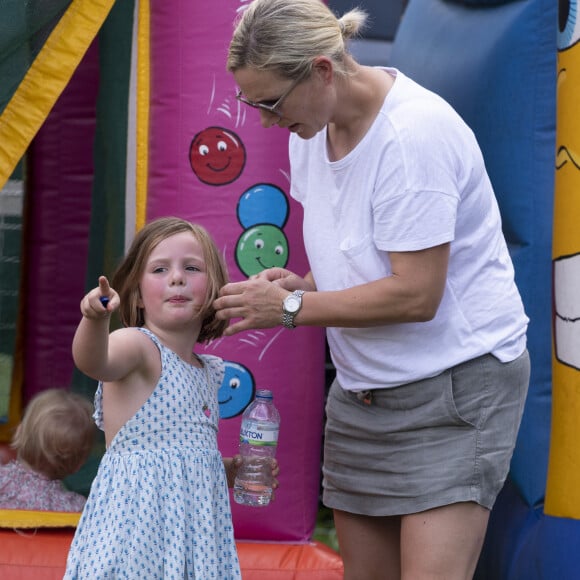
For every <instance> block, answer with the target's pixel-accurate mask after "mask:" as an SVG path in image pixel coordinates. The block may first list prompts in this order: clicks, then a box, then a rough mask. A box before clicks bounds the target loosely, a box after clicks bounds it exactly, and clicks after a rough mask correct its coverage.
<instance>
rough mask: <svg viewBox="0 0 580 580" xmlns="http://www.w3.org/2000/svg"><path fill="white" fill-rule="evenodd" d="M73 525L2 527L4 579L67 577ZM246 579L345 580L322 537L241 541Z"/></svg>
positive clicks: (0, 558) (0, 575)
mask: <svg viewBox="0 0 580 580" xmlns="http://www.w3.org/2000/svg"><path fill="white" fill-rule="evenodd" d="M73 534H74V530H72V529H69V528H67V529H42V528H37V529H32V530H26V531H20V530H19V531H14V530H8V529H0V578H2V580H62V576H63V573H64V568H65V563H66V556H67V553H68V550H69V547H70V543H71V541H72V537H73ZM237 547H238V553H239V558H240V565H241V568H242V576H243V578H244V580H342V578H343V566H342V560H341V558H340V556H339V555H338V554H337V553H336V552H335V551H334V550H332V549H331V548H329V547H328V546H326V545H324V544H320V543H318V542H312V543H309V544H281V543H274V542H272V543H263V542H241V541H239V542H237Z"/></svg>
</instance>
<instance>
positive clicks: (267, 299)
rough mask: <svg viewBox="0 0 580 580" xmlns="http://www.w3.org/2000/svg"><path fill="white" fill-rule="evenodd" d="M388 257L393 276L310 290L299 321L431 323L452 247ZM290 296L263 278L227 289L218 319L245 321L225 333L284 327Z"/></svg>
mask: <svg viewBox="0 0 580 580" xmlns="http://www.w3.org/2000/svg"><path fill="white" fill-rule="evenodd" d="M389 259H390V262H391V269H392V275H391V276H387V277H385V278H381V279H379V280H375V281H373V282H368V283H366V284H361V285H359V286H353V287H352V288H347V289H345V290H337V291H331V292H329V291H326V292H318V291H314V292H310V291H307V292H306V293H305V294H304V295H303V297H302V308H301V310H300V312H299V313H298V314H297V315H296V317H295V319H294V323H295V324H296V325H298V326H300V325H302V326H341V327H351V328H361V327H370V326H380V325H384V324H394V323H402V322H424V321H427V320H431V319H432V318H433V317H434V316H435V314H436V313H437V309H438V307H439V304H440V302H441V299H442V297H443V292H444V290H445V283H446V279H447V266H448V262H449V244H442V245H440V246H436V247H433V248H428V249H426V250H420V251H417V252H391V253H389ZM288 293H289V292H288V290H286V289H285V288H282V287H281V286H280V285H277V284H274V283H272V282H269V281H268V280H265V279H263V278H260V276H258V277H256V278H254V279H250V280H248V281H246V282H238V283H232V284H228V285H226V286H224V288H223V289H222V291H221V296H220V298H218V299H217V300H216V301H215V302H214V306H215V308H216V311H217V316H218V317H219V318H222V319H231V318H240V319H241V320H240V321H237V322H235V323H234V324H232V325H230V326H229V327H228V328H227V329H226V333H225V334H226V335H231V334H235V333H236V332H240V331H242V330H248V329H251V328H270V327H273V326H277V325H279V324H280V323H281V317H282V302H283V300H284V298H285V297H286V296H287V295H288Z"/></svg>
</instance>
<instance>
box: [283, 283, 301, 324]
mask: <svg viewBox="0 0 580 580" xmlns="http://www.w3.org/2000/svg"><path fill="white" fill-rule="evenodd" d="M304 292H305V291H304V290H294V292H292V294H294V296H296V297H298V298H299V299H300V302H301V303H302V295H303V294H304ZM301 308H302V304H301V305H300V308H298V310H297V311H296V312H288V311H286V310H285V309H284V305H283V304H282V326H284V328H288V329H290V330H291V329H293V328H296V325H295V324H294V318H295V316H296V315H297V314H298V313H299V312H300V310H301Z"/></svg>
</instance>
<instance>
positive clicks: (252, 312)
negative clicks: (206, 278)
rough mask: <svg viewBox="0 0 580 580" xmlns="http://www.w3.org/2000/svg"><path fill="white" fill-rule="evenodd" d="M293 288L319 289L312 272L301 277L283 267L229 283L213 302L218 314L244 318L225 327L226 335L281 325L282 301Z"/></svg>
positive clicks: (220, 317)
mask: <svg viewBox="0 0 580 580" xmlns="http://www.w3.org/2000/svg"><path fill="white" fill-rule="evenodd" d="M293 290H307V291H312V290H316V288H315V286H314V284H313V283H312V281H311V279H310V275H309V274H308V275H307V276H306V277H305V278H302V277H300V276H298V275H297V274H294V273H293V272H290V270H285V269H284V268H268V269H267V270H263V271H262V272H260V273H259V274H254V275H253V276H251V277H250V278H248V280H246V281H245V282H233V283H230V284H226V285H225V286H224V287H223V288H222V289H221V290H220V297H219V298H217V299H216V300H215V301H214V303H213V307H214V308H215V311H216V317H217V318H219V319H221V320H231V319H232V318H240V319H241V320H240V321H239V322H235V323H234V324H231V325H230V326H229V327H228V328H226V330H225V332H224V335H225V336H231V335H233V334H236V333H237V332H241V331H243V330H250V329H252V328H272V327H274V326H278V325H279V324H282V303H283V302H284V298H286V296H288V294H289V293H290V292H291V291H293Z"/></svg>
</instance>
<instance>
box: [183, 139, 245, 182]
mask: <svg viewBox="0 0 580 580" xmlns="http://www.w3.org/2000/svg"><path fill="white" fill-rule="evenodd" d="M189 162H190V164H191V169H193V172H194V173H195V175H197V177H198V179H199V180H200V181H202V182H203V183H207V184H209V185H226V184H228V183H231V182H232V181H235V180H236V179H237V178H238V177H239V176H240V175H241V173H242V171H243V169H244V165H245V164H246V149H245V147H244V144H243V143H242V141H241V139H240V138H239V137H238V136H237V135H236V134H235V133H232V132H231V131H228V130H227V129H224V128H223V127H208V128H207V129H204V130H203V131H200V132H199V133H198V134H197V135H196V136H195V137H194V138H193V139H192V141H191V146H190V148H189Z"/></svg>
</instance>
